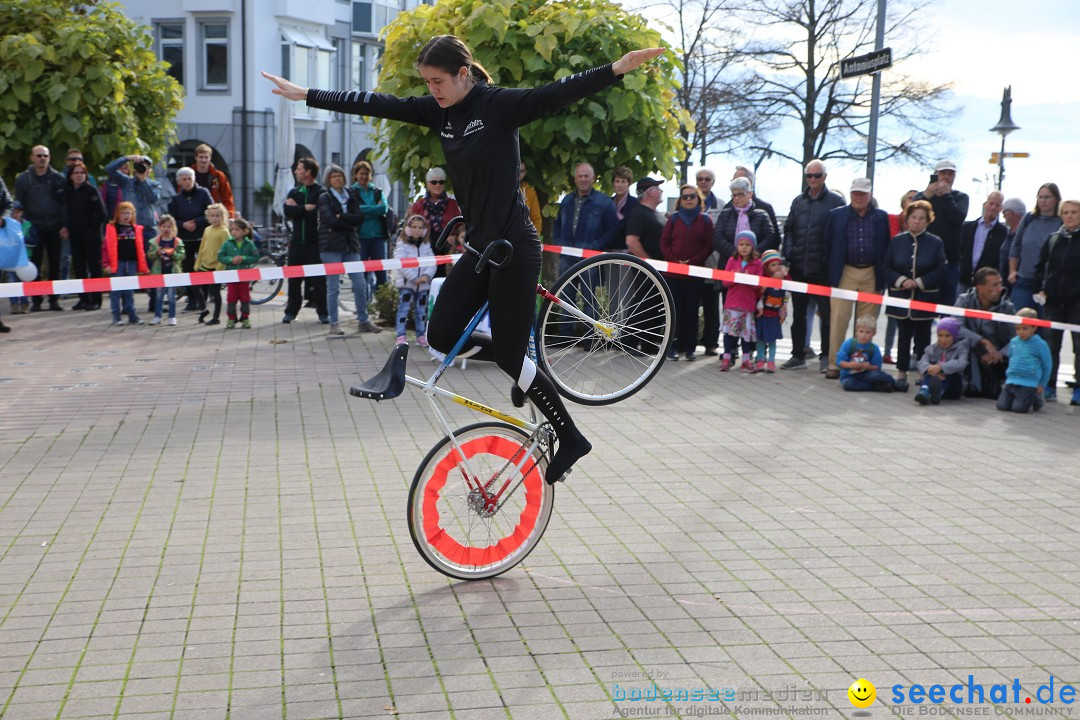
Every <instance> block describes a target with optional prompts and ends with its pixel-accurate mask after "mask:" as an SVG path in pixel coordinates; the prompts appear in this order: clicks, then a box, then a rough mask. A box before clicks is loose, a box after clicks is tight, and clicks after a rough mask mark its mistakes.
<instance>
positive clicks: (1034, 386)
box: [997, 308, 1053, 413]
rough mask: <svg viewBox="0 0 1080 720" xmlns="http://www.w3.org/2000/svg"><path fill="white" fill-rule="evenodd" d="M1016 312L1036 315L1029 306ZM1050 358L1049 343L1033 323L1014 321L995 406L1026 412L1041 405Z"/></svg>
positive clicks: (1022, 314) (1005, 409) (1007, 410)
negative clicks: (1002, 379)
mask: <svg viewBox="0 0 1080 720" xmlns="http://www.w3.org/2000/svg"><path fill="white" fill-rule="evenodd" d="M1016 314H1017V316H1019V317H1024V318H1037V317H1039V314H1038V313H1037V312H1036V311H1035V310H1034V309H1032V308H1024V309H1023V310H1020V311H1019V312H1017V313H1016ZM1052 362H1053V361H1052V359H1051V357H1050V346H1049V345H1047V344H1046V341H1045V340H1043V339H1042V338H1041V337H1039V335H1038V334H1037V333H1036V328H1035V326H1034V325H1017V326H1016V337H1014V338H1013V339H1012V340H1010V341H1009V368H1008V369H1007V370H1006V371H1005V387H1004V388H1002V390H1001V395H999V396H998V402H997V408H998V410H1002V411H1004V412H1009V411H1010V410H1011V411H1012V412H1017V413H1026V412H1028V411H1029V410H1039V409H1040V408H1042V406H1043V403H1044V399H1043V393H1044V392H1045V390H1046V383H1048V382H1050V368H1051V365H1052Z"/></svg>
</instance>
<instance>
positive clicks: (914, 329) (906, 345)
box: [896, 318, 933, 372]
mask: <svg viewBox="0 0 1080 720" xmlns="http://www.w3.org/2000/svg"><path fill="white" fill-rule="evenodd" d="M932 319H933V318H926V319H925V320H911V319H910V318H897V319H896V334H897V338H896V369H897V370H899V371H900V372H907V371H908V370H910V369H912V368H914V367H915V366H916V365H917V364H918V362H919V359H920V358H921V357H922V356H923V353H925V352H926V348H928V347H930V326H931V325H932V323H931V320H932ZM912 339H914V340H915V362H912V361H911V341H912Z"/></svg>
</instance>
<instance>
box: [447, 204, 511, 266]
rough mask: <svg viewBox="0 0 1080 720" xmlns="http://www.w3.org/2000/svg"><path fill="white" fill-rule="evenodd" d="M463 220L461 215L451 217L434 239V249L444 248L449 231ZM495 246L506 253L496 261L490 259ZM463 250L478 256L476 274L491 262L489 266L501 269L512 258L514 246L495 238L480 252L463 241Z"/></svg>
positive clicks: (507, 241)
mask: <svg viewBox="0 0 1080 720" xmlns="http://www.w3.org/2000/svg"><path fill="white" fill-rule="evenodd" d="M463 222H465V218H464V217H463V216H461V215H458V216H457V217H454V218H451V220H450V222H448V223H446V226H445V227H443V229H442V232H441V233H439V239H438V240H436V241H435V246H434V247H435V249H436V250H444V249H445V248H446V247H447V245H446V239H447V238H448V237H450V233H452V232H453V231H454V228H456V227H457V226H458V225H460V224H461V223H463ZM497 248H505V250H506V254H505V255H504V256H503V258H502V259H501V260H499V261H498V262H496V261H495V260H492V259H491V256H492V254H493V253H494V252H495V250H496V249H497ZM465 252H467V253H469V254H470V255H475V256H476V257H478V258H480V260H479V261H478V262H477V263H476V274H477V275H479V274H480V273H481V272H483V270H484V267H485V266H487V265H488V264H489V263H490V264H491V267H493V268H495V269H496V270H502V269H503V268H504V267H506V266H507V265H509V264H510V261H511V260H513V259H514V246H513V245H511V244H510V241H509V240H496V241H495V242H492V243H490V244H488V246H487V247H486V248H484V252H482V253H481V252H478V251H477V250H476V248H474V247H472V246H471V245H469V244H468V243H465Z"/></svg>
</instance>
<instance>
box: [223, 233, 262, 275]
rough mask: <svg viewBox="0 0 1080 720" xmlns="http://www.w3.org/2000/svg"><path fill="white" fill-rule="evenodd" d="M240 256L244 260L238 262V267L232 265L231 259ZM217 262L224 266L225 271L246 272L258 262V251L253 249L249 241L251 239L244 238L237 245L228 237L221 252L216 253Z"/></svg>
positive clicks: (253, 246) (252, 244) (253, 245)
mask: <svg viewBox="0 0 1080 720" xmlns="http://www.w3.org/2000/svg"><path fill="white" fill-rule="evenodd" d="M237 255H240V256H241V257H243V258H244V259H243V260H241V261H240V264H239V265H233V258H234V257H236V256H237ZM217 259H218V262H219V263H221V264H222V265H224V266H225V269H226V270H247V269H248V268H253V267H255V264H256V263H258V262H259V250H258V248H256V247H255V243H253V242H252V241H251V238H244V239H243V241H241V242H240V244H237V242H236V240H235V239H234V238H233V237H231V236H230V237H229V239H228V240H226V241H225V244H224V245H222V246H221V252H219V253H218V257H217Z"/></svg>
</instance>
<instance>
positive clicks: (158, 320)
mask: <svg viewBox="0 0 1080 720" xmlns="http://www.w3.org/2000/svg"><path fill="white" fill-rule="evenodd" d="M146 324H147V325H160V324H161V318H159V317H156V318H152V319H151V320H150V322H148V323H146Z"/></svg>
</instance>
